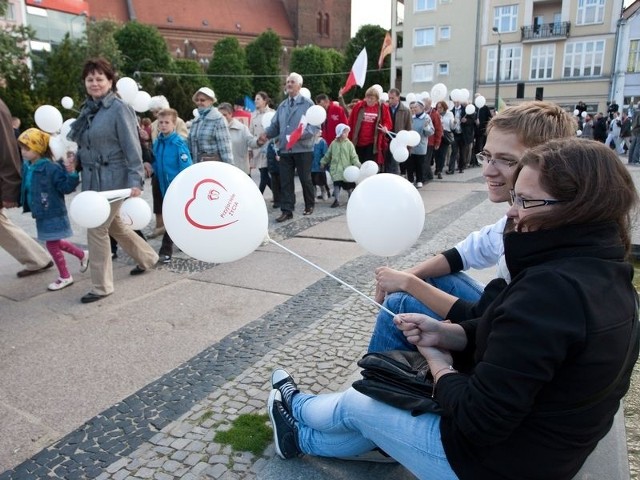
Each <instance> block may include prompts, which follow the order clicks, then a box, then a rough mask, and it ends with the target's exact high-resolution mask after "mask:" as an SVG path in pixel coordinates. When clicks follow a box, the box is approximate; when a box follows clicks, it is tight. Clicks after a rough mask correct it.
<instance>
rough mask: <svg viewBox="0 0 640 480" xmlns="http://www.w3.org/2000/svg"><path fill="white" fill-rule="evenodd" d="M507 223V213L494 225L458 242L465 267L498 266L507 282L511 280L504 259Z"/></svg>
mask: <svg viewBox="0 0 640 480" xmlns="http://www.w3.org/2000/svg"><path fill="white" fill-rule="evenodd" d="M506 223H507V216H506V215H505V216H504V217H502V218H501V219H500V220H498V221H497V222H496V223H494V224H493V225H486V226H484V227H482V228H481V229H480V230H478V231H476V232H473V233H471V234H469V236H467V238H465V239H464V240H462V241H461V242H459V243H458V244H456V246H455V249H456V250H457V251H458V253H459V254H460V257H461V258H462V264H463V269H464V270H468V269H470V268H475V269H478V270H481V269H484V268H489V267H492V266H496V267H497V271H496V273H497V275H498V277H500V278H504V279H505V280H506V281H507V282H509V281H510V280H511V277H510V275H509V270H508V269H507V266H506V262H505V260H504V242H503V235H504V227H505V225H506Z"/></svg>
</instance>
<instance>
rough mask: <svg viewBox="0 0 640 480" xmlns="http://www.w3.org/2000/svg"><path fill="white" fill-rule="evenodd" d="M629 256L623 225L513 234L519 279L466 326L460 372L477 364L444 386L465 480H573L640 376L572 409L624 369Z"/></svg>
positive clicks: (451, 437) (446, 436) (458, 467)
mask: <svg viewBox="0 0 640 480" xmlns="http://www.w3.org/2000/svg"><path fill="white" fill-rule="evenodd" d="M624 253H625V252H624V249H623V247H622V245H621V243H620V239H619V235H618V233H617V226H616V225H613V224H604V225H602V224H601V225H583V226H568V227H563V228H560V229H556V230H551V231H537V232H529V233H510V234H507V235H506V236H505V256H506V260H507V265H508V267H509V271H510V272H511V275H512V279H513V280H512V282H511V283H510V284H509V285H506V286H505V285H502V291H501V292H500V293H499V294H498V295H497V298H496V299H495V301H493V302H492V303H490V304H489V305H488V306H487V307H486V309H485V310H486V311H485V312H484V315H483V316H482V317H480V318H478V319H473V320H468V321H464V322H461V323H460V325H462V326H463V328H464V329H465V332H466V334H467V338H468V339H469V342H468V347H467V349H466V350H465V351H464V352H459V353H458V354H456V357H455V358H454V364H455V365H456V366H458V365H459V364H461V365H463V364H464V363H465V362H466V363H470V364H472V367H471V369H470V370H469V371H467V374H464V373H461V374H453V375H446V376H445V377H443V378H442V379H441V380H440V381H439V382H438V386H437V389H436V398H437V400H438V401H439V402H440V404H441V405H442V406H443V408H444V414H443V417H442V421H441V427H440V428H441V434H442V441H443V445H444V448H445V452H446V454H447V458H448V460H449V462H450V464H451V466H452V468H453V469H454V471H455V472H456V474H457V475H458V476H459V477H460V478H461V479H474V480H475V479H492V480H494V479H505V478H510V479H518V480H523V479H549V478H553V479H559V480H561V479H571V478H572V477H573V476H574V475H575V474H576V473H577V471H578V470H579V469H580V467H581V466H582V464H583V463H584V461H585V459H586V458H587V456H588V455H589V454H590V453H591V451H592V450H593V449H594V448H595V446H596V444H597V443H598V441H599V440H600V439H601V438H602V437H604V435H605V434H606V433H607V432H608V430H609V429H610V427H611V424H612V422H613V416H614V414H615V413H616V411H617V409H618V406H619V401H620V399H621V398H622V397H623V396H624V394H625V393H626V391H627V389H628V388H629V381H630V376H631V369H628V371H626V372H625V373H624V376H623V379H622V381H621V382H620V384H619V386H618V387H617V388H616V389H615V390H614V391H613V393H611V394H610V395H609V396H608V397H607V398H605V399H604V400H602V401H600V402H598V403H597V404H595V405H589V406H588V407H586V408H583V409H582V410H581V411H578V412H573V413H569V412H568V410H570V409H572V408H573V407H575V405H576V404H577V403H579V402H580V401H582V400H584V399H585V398H589V397H591V396H592V395H594V394H596V393H598V392H600V391H602V390H604V389H605V388H606V387H607V386H608V385H610V384H611V383H612V382H613V380H614V379H615V378H616V376H617V375H618V371H619V370H620V369H621V368H622V365H623V363H624V359H625V354H626V352H627V348H628V346H629V338H630V332H631V328H632V322H633V321H634V319H635V296H636V293H635V289H634V288H633V285H632V283H631V279H632V276H633V268H632V267H631V265H630V264H628V263H627V262H625V261H624ZM489 294H491V293H489ZM493 294H494V295H495V292H493ZM633 355H634V362H635V359H636V358H637V356H638V346H637V344H636V345H635V346H634V351H633Z"/></svg>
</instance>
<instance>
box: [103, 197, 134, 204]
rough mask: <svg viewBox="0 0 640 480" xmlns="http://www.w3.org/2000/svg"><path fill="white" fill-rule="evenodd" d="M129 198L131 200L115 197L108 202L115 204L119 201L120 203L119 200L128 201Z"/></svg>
mask: <svg viewBox="0 0 640 480" xmlns="http://www.w3.org/2000/svg"><path fill="white" fill-rule="evenodd" d="M127 198H129V197H115V198H110V199H108V200H107V201H108V202H109V203H113V202H117V201H119V200H126V199H127Z"/></svg>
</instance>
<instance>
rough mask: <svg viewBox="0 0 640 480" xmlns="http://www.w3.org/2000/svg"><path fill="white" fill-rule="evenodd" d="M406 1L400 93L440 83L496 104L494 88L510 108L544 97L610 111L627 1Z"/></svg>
mask: <svg viewBox="0 0 640 480" xmlns="http://www.w3.org/2000/svg"><path fill="white" fill-rule="evenodd" d="M403 3H404V5H405V14H404V21H403V23H402V25H400V26H394V28H395V29H396V30H397V32H396V36H395V38H396V40H397V38H398V37H399V36H400V35H401V36H402V48H401V49H399V50H398V51H396V54H395V58H394V61H395V66H396V67H397V68H398V66H400V65H401V67H399V68H400V69H401V71H402V91H403V92H416V91H417V92H420V91H424V90H427V91H428V90H429V89H430V88H431V86H433V84H435V83H439V82H442V83H444V84H445V85H447V87H449V90H452V89H453V88H468V89H469V90H470V91H471V92H476V93H480V94H481V95H483V96H484V97H485V98H486V99H487V102H488V104H489V105H494V104H495V103H496V87H497V90H498V96H499V98H500V99H501V100H503V101H504V102H505V103H506V104H513V103H517V102H519V101H522V100H533V99H535V98H542V99H544V100H550V101H553V102H556V103H558V104H560V105H563V106H565V107H566V108H567V109H573V106H574V105H575V104H576V103H578V102H579V101H584V102H585V103H586V104H587V106H588V108H589V110H590V111H606V108H607V102H608V101H610V100H611V99H612V98H613V94H612V91H613V90H612V88H613V72H614V70H615V55H616V44H617V38H618V37H619V35H620V32H619V19H620V16H621V13H622V3H623V1H622V0H477V1H472V0H405V1H404V2H403ZM392 23H393V22H392ZM398 56H399V57H400V58H398ZM498 57H500V58H499V62H498ZM392 66H393V62H392ZM498 71H499V77H498V75H497V73H498ZM393 73H394V72H393V70H392V79H393Z"/></svg>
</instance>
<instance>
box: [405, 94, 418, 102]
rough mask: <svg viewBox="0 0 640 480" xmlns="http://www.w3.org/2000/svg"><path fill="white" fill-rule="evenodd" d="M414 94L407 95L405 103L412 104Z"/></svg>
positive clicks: (414, 99)
mask: <svg viewBox="0 0 640 480" xmlns="http://www.w3.org/2000/svg"><path fill="white" fill-rule="evenodd" d="M416 98H417V97H416V94H415V93H407V103H412V102H415V101H416Z"/></svg>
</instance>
